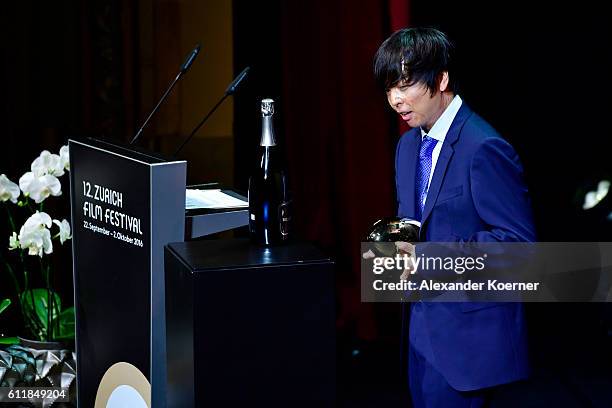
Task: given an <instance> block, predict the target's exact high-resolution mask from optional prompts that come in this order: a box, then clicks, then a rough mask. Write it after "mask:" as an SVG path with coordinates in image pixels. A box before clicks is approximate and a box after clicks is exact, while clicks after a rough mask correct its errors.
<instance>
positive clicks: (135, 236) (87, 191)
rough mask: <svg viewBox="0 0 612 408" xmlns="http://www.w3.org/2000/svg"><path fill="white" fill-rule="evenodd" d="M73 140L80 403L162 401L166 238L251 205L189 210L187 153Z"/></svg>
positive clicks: (236, 215) (220, 224)
mask: <svg viewBox="0 0 612 408" xmlns="http://www.w3.org/2000/svg"><path fill="white" fill-rule="evenodd" d="M69 148H70V168H71V170H70V187H71V188H70V191H71V213H72V227H73V239H72V249H73V251H72V253H73V275H74V289H75V297H74V299H75V310H76V353H77V372H78V376H77V389H78V405H79V406H80V407H94V408H98V407H101V408H104V407H107V406H111V407H114V406H130V407H136V406H141V405H142V406H146V407H150V408H151V407H152V408H164V407H165V406H166V355H165V353H166V344H165V341H166V335H165V328H166V326H165V323H166V322H165V318H166V314H165V310H164V306H165V301H164V296H165V295H164V288H165V284H164V259H163V257H164V246H165V245H166V244H168V243H170V242H177V241H182V240H183V239H185V238H187V239H191V238H196V237H200V236H203V235H207V234H211V233H215V232H218V231H222V230H225V229H229V228H233V227H236V226H240V225H245V224H246V223H247V222H248V215H247V210H246V209H232V210H229V211H225V209H220V210H214V211H195V212H194V211H188V212H186V210H185V182H186V171H187V163H186V162H185V161H184V160H177V161H172V160H168V159H167V158H164V157H161V156H158V155H155V154H153V153H150V152H146V151H137V150H135V149H134V148H132V147H128V146H121V145H116V144H113V143H109V142H105V141H101V140H96V139H91V138H88V139H82V140H70V141H69ZM109 401H113V403H112V404H110V405H109V404H108V402H109ZM134 401H136V402H134ZM121 403H122V404H124V405H117V404H121ZM136 404H141V405H136Z"/></svg>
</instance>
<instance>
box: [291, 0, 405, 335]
mask: <svg viewBox="0 0 612 408" xmlns="http://www.w3.org/2000/svg"><path fill="white" fill-rule="evenodd" d="M281 7H282V19H281V21H282V27H281V32H282V44H281V50H282V53H283V55H282V64H283V100H284V118H283V119H284V123H285V133H286V143H287V156H288V159H289V171H290V175H291V176H292V180H293V192H294V196H295V207H296V217H295V219H296V223H297V225H296V226H297V228H298V230H299V231H300V232H301V234H302V235H303V236H305V237H306V238H307V239H310V240H313V241H316V242H319V243H321V244H323V245H324V246H326V247H328V248H330V249H331V250H332V252H333V253H335V254H336V256H337V259H336V260H337V263H338V270H337V287H338V295H339V297H338V300H339V310H338V316H339V317H338V319H339V320H338V325H339V328H341V329H342V328H349V329H352V328H354V329H355V332H354V333H355V334H356V335H357V336H358V337H360V338H362V339H368V338H372V336H376V335H377V327H376V319H374V315H375V314H376V313H377V312H376V310H375V309H376V307H372V305H369V304H362V303H361V302H360V280H359V255H360V253H359V249H360V242H361V241H362V240H363V239H364V237H365V235H366V233H367V231H368V229H369V227H370V226H371V225H372V223H373V222H374V221H376V220H377V219H378V218H380V217H383V216H389V215H393V214H395V211H396V208H395V191H394V186H395V184H394V173H393V171H394V170H393V161H394V149H395V143H396V138H395V137H394V136H393V131H392V129H391V127H392V126H391V123H392V121H393V119H391V116H390V113H389V110H388V109H386V107H385V104H386V99H385V96H384V94H383V93H382V92H381V91H380V90H379V89H377V87H376V84H375V81H374V79H373V75H372V57H373V55H374V53H375V51H376V49H377V48H378V46H379V45H380V43H381V42H382V41H383V40H384V38H385V37H386V36H387V35H388V33H389V27H388V26H389V18H388V5H387V4H384V2H383V3H381V2H365V4H359V6H358V7H357V6H356V4H355V3H354V2H350V1H337V2H328V1H322V0H317V1H312V2H283V4H282V6H281Z"/></svg>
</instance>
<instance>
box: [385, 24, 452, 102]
mask: <svg viewBox="0 0 612 408" xmlns="http://www.w3.org/2000/svg"><path fill="white" fill-rule="evenodd" d="M452 52H453V46H452V44H451V42H450V41H449V39H448V37H447V36H446V34H444V33H443V32H442V31H440V30H437V29H435V28H404V29H401V30H399V31H396V32H395V33H393V34H392V35H391V36H390V37H389V38H387V39H386V40H385V41H384V42H383V43H382V44H381V46H380V47H379V48H378V51H376V54H375V55H374V76H375V78H376V81H377V82H378V84H379V86H380V87H381V88H382V89H384V90H387V89H389V88H392V87H394V86H395V85H396V84H397V83H398V82H400V81H401V80H404V81H406V82H407V83H408V84H410V85H411V84H414V83H422V84H425V85H426V86H427V88H428V89H429V91H430V92H431V94H433V93H434V92H435V91H437V90H438V83H439V80H440V78H441V75H442V73H443V72H445V71H446V72H448V76H449V84H448V89H450V90H451V91H453V92H455V91H456V89H455V88H456V86H455V80H454V78H453V76H452V75H451V69H450V68H451V56H452V55H451V54H452Z"/></svg>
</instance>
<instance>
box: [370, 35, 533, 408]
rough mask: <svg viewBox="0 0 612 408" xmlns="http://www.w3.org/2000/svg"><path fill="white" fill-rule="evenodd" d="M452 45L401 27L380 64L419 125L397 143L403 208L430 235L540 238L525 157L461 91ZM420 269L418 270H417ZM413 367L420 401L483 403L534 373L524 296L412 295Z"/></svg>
mask: <svg viewBox="0 0 612 408" xmlns="http://www.w3.org/2000/svg"><path fill="white" fill-rule="evenodd" d="M451 51H452V50H451V44H450V42H449V40H448V39H447V37H446V35H445V34H444V33H442V32H440V31H438V30H436V29H432V28H411V29H403V30H400V31H397V32H395V33H394V34H393V35H391V37H389V38H388V39H387V40H386V41H385V42H384V43H383V44H382V45H381V46H380V48H379V49H378V51H377V53H376V56H375V58H374V72H375V76H376V78H377V80H378V81H379V83H380V84H381V86H382V87H384V89H385V91H386V94H387V100H388V102H389V104H390V105H391V107H392V108H393V109H394V110H395V111H396V112H397V113H398V114H399V115H400V116H401V118H402V119H403V120H404V121H406V123H407V124H408V125H409V126H410V127H411V128H412V129H411V130H410V131H408V132H406V133H405V134H404V135H403V136H402V137H401V139H400V141H399V143H398V145H397V151H396V161H395V168H396V188H397V197H398V201H399V215H400V216H402V217H408V218H412V219H416V220H420V221H421V224H422V225H421V240H422V241H427V242H513V241H534V240H535V231H534V226H533V220H532V213H531V208H530V200H529V196H528V192H527V187H526V185H525V181H524V179H523V169H522V166H521V163H520V161H519V158H518V156H517V154H516V152H515V151H514V149H513V148H512V146H511V145H510V144H508V142H506V141H505V140H504V139H503V138H502V137H501V136H500V135H499V134H498V133H497V132H496V131H495V129H493V128H492V127H491V125H489V124H488V123H487V122H485V121H484V120H483V119H482V118H481V117H480V116H478V115H477V114H476V113H474V112H473V111H472V110H471V109H470V108H469V107H468V106H467V105H466V104H465V102H463V101H462V99H461V98H460V96H459V95H457V94H456V91H455V78H454V77H453V73H454V72H453V71H452V61H451ZM417 273H418V272H417ZM410 315H411V317H410V328H409V345H408V349H409V356H408V358H409V361H408V366H409V370H408V375H409V384H410V391H411V395H412V400H413V403H414V405H415V406H416V407H417V408H418V407H444V408H449V407H480V406H483V405H485V404H486V403H487V396H488V395H490V392H489V391H490V390H491V389H492V388H491V387H495V386H497V385H501V384H507V383H510V382H514V381H517V380H520V379H524V378H526V377H527V375H528V362H527V348H526V332H525V322H524V316H523V309H522V305H521V304H519V303H485V302H481V303H474V302H464V303H441V302H425V301H419V302H413V303H412V304H411V313H410Z"/></svg>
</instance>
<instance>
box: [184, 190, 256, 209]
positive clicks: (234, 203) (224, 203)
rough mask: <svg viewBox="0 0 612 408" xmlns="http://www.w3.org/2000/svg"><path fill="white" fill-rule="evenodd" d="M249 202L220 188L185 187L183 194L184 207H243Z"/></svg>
mask: <svg viewBox="0 0 612 408" xmlns="http://www.w3.org/2000/svg"><path fill="white" fill-rule="evenodd" d="M248 206H249V202H248V201H244V200H241V199H239V198H236V197H234V196H231V195H229V194H227V193H224V192H223V191H221V190H220V189H207V190H197V189H187V193H186V195H185V209H187V210H194V209H199V208H209V209H219V208H244V207H248Z"/></svg>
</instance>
